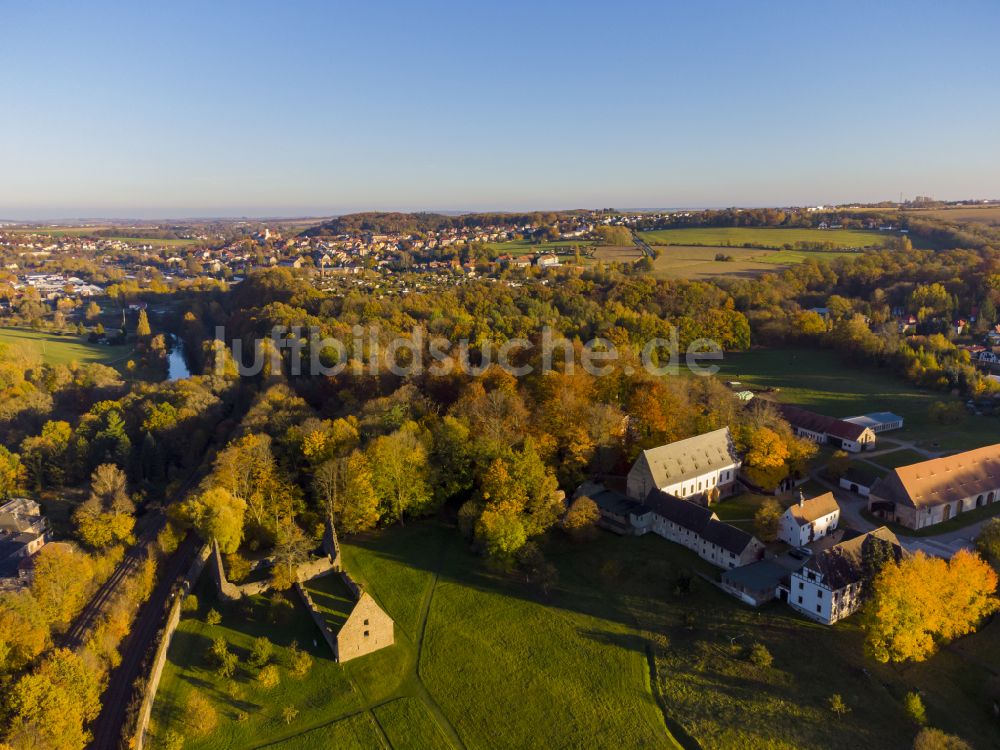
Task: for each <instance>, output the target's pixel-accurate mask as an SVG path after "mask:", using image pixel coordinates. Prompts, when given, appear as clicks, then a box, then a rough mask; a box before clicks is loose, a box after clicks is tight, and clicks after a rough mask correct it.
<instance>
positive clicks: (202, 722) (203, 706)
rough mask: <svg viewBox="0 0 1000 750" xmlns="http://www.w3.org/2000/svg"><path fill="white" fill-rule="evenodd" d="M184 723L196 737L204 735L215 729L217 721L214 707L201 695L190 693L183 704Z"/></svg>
mask: <svg viewBox="0 0 1000 750" xmlns="http://www.w3.org/2000/svg"><path fill="white" fill-rule="evenodd" d="M184 721H185V723H186V724H187V725H188V726H189V727H191V731H192V732H194V733H195V735H197V736H199V737H200V736H202V735H206V734H208V733H209V732H211V731H212V730H213V729H215V725H216V724H217V723H218V721H219V715H218V713H216V710H215V706H213V705H212V702H211V701H210V700H209V699H208V698H206V697H205V696H204V695H202V693H200V692H199V691H197V690H194V691H192V692H191V693H190V694H189V695H188V697H187V701H186V702H185V704H184Z"/></svg>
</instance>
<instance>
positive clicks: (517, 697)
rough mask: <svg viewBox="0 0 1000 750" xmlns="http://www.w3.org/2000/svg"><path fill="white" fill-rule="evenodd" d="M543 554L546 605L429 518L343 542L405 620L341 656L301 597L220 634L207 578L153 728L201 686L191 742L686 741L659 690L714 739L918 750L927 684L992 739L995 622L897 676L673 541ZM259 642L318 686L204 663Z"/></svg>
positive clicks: (259, 606)
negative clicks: (353, 656) (292, 652)
mask: <svg viewBox="0 0 1000 750" xmlns="http://www.w3.org/2000/svg"><path fill="white" fill-rule="evenodd" d="M740 500H741V498H733V499H732V500H730V501H729V502H737V501H740ZM724 504H725V503H723V504H722V505H724ZM720 507H721V506H720ZM547 554H548V555H549V557H550V559H551V560H552V562H553V563H554V564H555V565H556V566H557V568H558V570H559V583H558V585H557V587H556V589H555V590H554V591H553V593H552V595H551V598H549V599H545V600H542V599H539V598H538V597H537V596H536V595H535V594H534V593H532V591H531V590H529V589H526V588H524V587H523V586H522V585H521V584H520V583H518V582H515V581H511V580H510V579H508V578H506V577H504V576H499V575H497V574H495V573H493V572H491V571H490V570H489V569H488V568H487V567H485V566H484V565H483V563H482V561H481V560H479V559H478V558H474V557H472V556H471V555H470V554H469V553H468V551H467V549H466V547H465V544H464V543H463V542H462V541H461V540H460V538H459V537H458V535H457V532H456V531H455V529H453V528H450V527H445V526H442V525H439V524H435V523H421V524H415V525H411V526H408V527H406V528H405V529H402V528H393V529H387V530H385V531H383V532H380V533H379V534H377V535H372V536H367V537H364V538H361V539H357V540H350V541H347V542H346V543H345V544H344V557H345V562H346V564H347V566H348V568H349V569H350V570H351V571H352V574H353V575H354V576H355V577H356V578H357V579H358V580H359V581H362V582H363V583H364V584H365V585H366V588H367V589H368V590H369V591H370V592H371V593H372V595H373V596H375V597H376V599H378V600H379V602H380V604H381V605H382V606H383V607H385V608H386V609H387V611H389V613H390V614H391V615H392V616H393V617H394V618H395V619H396V621H397V623H399V624H400V626H399V627H398V628H397V640H398V643H397V645H396V646H393V647H392V648H390V649H385V650H383V651H380V652H378V653H376V654H372V655H370V656H367V657H364V658H361V659H357V660H355V661H352V662H349V663H348V664H346V665H338V664H335V663H334V662H332V660H330V658H329V654H328V653H327V652H325V646H324V647H323V648H319V649H313V647H312V636H311V635H310V633H311V632H312V631H311V628H312V625H311V623H310V622H309V620H308V618H307V616H306V614H305V612H304V611H301V610H299V609H298V608H296V610H289V609H287V608H282V607H273V606H272V605H270V604H268V603H267V600H266V599H261V598H258V599H255V600H254V602H255V604H254V610H253V611H252V612H251V613H249V615H247V614H245V613H241V612H240V610H239V606H238V605H237V606H234V607H232V608H222V609H220V611H222V612H223V615H224V619H223V622H222V623H221V624H220V625H218V626H208V625H206V624H205V623H204V614H205V610H207V607H208V606H211V603H210V601H209V599H210V598H211V594H210V591H207V589H208V587H207V586H204V585H203V586H202V587H201V591H199V595H200V596H202V597H203V605H202V612H201V613H199V616H198V617H193V618H189V619H185V620H184V621H183V622H182V625H181V627H180V629H179V630H178V633H177V635H176V636H175V641H174V643H173V645H172V646H171V650H170V659H169V662H168V665H167V669H166V671H165V674H164V679H163V682H162V683H161V688H160V694H159V696H158V698H157V702H156V706H155V707H154V719H155V721H156V731H163V730H164V729H165V728H166V727H167V726H172V727H175V728H179V729H181V730H182V731H183V730H184V729H185V725H184V723H183V711H182V706H183V697H184V694H185V693H186V692H189V691H191V690H194V689H199V690H201V691H202V692H204V693H205V694H207V695H208V696H209V697H210V698H211V699H212V701H213V703H214V704H215V705H216V706H217V709H218V710H219V712H220V722H219V727H218V729H217V730H216V733H215V734H213V735H211V736H208V737H202V738H195V737H192V736H191V735H190V734H189V733H187V732H186V734H188V742H187V744H185V748H195V749H196V750H197V749H198V748H219V749H220V750H225V749H228V748H233V749H234V750H235V749H236V748H240V749H241V750H242V749H243V748H256V747H263V746H269V747H278V748H282V749H283V750H287V749H289V748H302V749H303V750H311V749H312V748H327V747H330V748H348V749H351V748H376V747H391V748H395V749H396V750H403V749H404V748H430V749H431V750H436V749H437V748H442V749H443V748H446V747H458V746H459V741H458V738H460V741H461V744H464V745H465V746H466V747H468V748H470V749H471V748H491V749H492V748H519V747H567V748H570V747H587V748H601V747H608V748H621V747H630V748H632V747H636V748H640V747H646V748H664V747H672V746H674V747H675V745H673V743H672V740H671V738H670V735H668V734H667V731H666V729H665V727H664V720H663V717H662V714H661V713H660V711H659V710H658V707H657V704H656V701H655V700H654V697H653V693H652V692H651V690H652V688H653V687H654V686H655V689H656V691H657V695H658V696H659V698H660V700H661V701H662V704H663V706H664V707H665V710H666V713H667V716H668V718H669V722H670V726H671V728H672V731H673V732H674V734H675V736H678V737H682V738H683V737H685V736H686V737H690V738H693V740H694V741H697V742H698V743H699V744H700V746H701V747H704V748H709V747H710V748H713V750H714V749H716V748H718V749H719V750H727V749H729V748H732V749H733V750H735V749H736V748H750V747H754V748H757V747H768V748H787V749H788V750H791V748H799V747H811V748H841V747H879V748H885V749H886V750H908V749H909V748H910V746H911V744H912V741H913V736H914V735H915V734H916V731H917V727H916V726H915V725H913V724H912V722H911V721H910V720H909V719H908V718H907V717H906V715H905V713H904V710H903V707H902V697H903V695H905V693H906V692H908V691H910V690H915V689H919V690H921V691H922V693H923V699H924V702H925V704H926V705H927V708H928V713H929V716H930V720H931V723H932V725H934V726H937V727H940V728H942V729H944V730H946V731H949V732H953V733H957V734H959V735H961V736H963V737H965V738H966V739H968V740H969V741H971V742H972V743H973V744H974V745H975V746H977V747H989V746H992V743H993V742H994V740H995V726H994V724H993V719H992V717H991V715H990V706H989V705H988V703H989V699H988V697H987V694H986V691H985V690H984V689H983V688H984V685H985V684H986V681H987V680H988V679H989V678H990V670H991V669H1000V626H991V627H988V628H985V629H984V631H983V632H981V633H979V634H977V635H974V636H972V637H970V638H967V639H964V640H963V641H960V642H959V643H957V644H954V645H953V646H952V647H950V648H949V649H946V650H945V651H943V652H941V653H939V654H937V655H936V656H934V657H933V658H931V659H930V660H929V661H927V662H925V663H923V664H917V665H911V666H907V667H903V668H895V667H886V666H883V665H879V664H876V663H874V662H872V661H870V660H868V659H866V658H865V657H864V650H863V648H862V640H863V634H862V633H861V631H860V629H859V627H858V624H857V622H856V618H853V619H849V620H847V621H846V622H844V623H841V624H838V625H837V626H836V627H834V628H826V627H823V626H820V625H816V624H813V623H810V622H808V621H806V620H804V619H802V618H800V617H798V616H796V615H794V614H793V613H792V611H791V610H790V609H788V608H787V607H786V606H785V605H783V604H780V603H774V604H771V605H768V606H767V607H765V608H763V609H762V610H759V611H758V610H753V609H751V608H749V607H746V606H744V605H742V604H740V603H738V602H737V601H736V600H735V599H733V598H731V597H729V596H727V595H725V594H723V593H722V592H720V591H719V590H718V589H716V588H715V587H714V586H712V585H711V584H709V583H708V582H706V581H703V580H701V579H700V578H697V577H694V578H692V573H693V572H694V571H702V572H706V573H711V572H713V569H712V568H710V567H709V566H708V565H707V563H704V562H703V561H700V560H699V559H698V558H697V557H696V556H695V555H693V554H692V553H690V552H689V551H687V550H685V549H683V548H681V547H679V546H677V545H673V544H670V543H668V542H666V541H664V540H662V539H659V538H658V537H654V536H652V535H648V536H644V537H640V538H624V537H617V536H614V535H611V534H602V535H601V536H600V537H599V538H598V539H597V540H595V541H594V542H592V543H586V544H572V543H569V542H566V541H565V540H563V539H562V538H560V537H556V538H554V539H553V540H551V541H550V543H549V544H548V545H547ZM685 581H688V582H691V586H690V587H688V586H680V585H679V584H680V583H681V582H685ZM688 588H690V590H689V591H685V590H686V589H688ZM682 591H683V592H685V593H682ZM215 606H219V605H215ZM272 610H273V611H272ZM425 614H426V621H425V619H424V615H425ZM261 633H265V634H268V635H269V637H271V638H272V640H273V641H274V642H275V643H276V645H277V646H278V648H277V650H276V655H275V661H276V662H277V663H278V664H279V665H283V664H284V660H285V659H286V658H287V645H288V643H290V641H291V640H292V639H295V638H297V639H298V640H299V642H300V643H302V644H303V645H304V646H305V647H306V648H307V649H308V650H310V651H311V652H313V653H314V654H315V657H316V662H315V664H314V665H313V669H312V672H311V673H310V676H309V678H308V679H306V680H295V679H294V678H292V676H291V675H290V674H289V673H288V671H287V668H286V667H285V666H281V677H282V680H281V684H280V685H279V686H278V687H277V688H274V689H272V690H264V689H263V688H260V687H258V686H256V685H255V684H254V682H253V676H252V674H251V672H248V671H241V672H239V673H238V674H237V676H236V678H235V679H234V680H233V681H232V683H231V684H230V683H229V682H227V681H224V680H220V679H219V678H217V676H216V675H215V674H214V672H213V671H212V670H211V669H210V668H207V667H206V666H204V661H203V657H202V654H203V653H204V651H205V649H207V647H208V645H209V644H210V642H211V639H212V638H213V637H216V636H217V635H220V634H221V635H225V636H226V637H227V638H229V639H230V642H231V643H232V645H233V647H234V648H235V649H236V650H237V652H238V653H239V655H240V657H241V664H245V663H246V658H245V656H246V653H247V651H248V649H249V645H250V642H251V639H252V637H254V636H255V635H259V634H261ZM754 642H761V643H763V644H764V645H765V646H766V647H767V648H768V649H769V651H770V652H771V654H772V655H773V657H774V664H773V665H772V666H771V667H765V668H761V667H756V666H754V665H752V664H751V663H750V662H749V661H748V658H747V654H748V651H749V648H750V646H751V645H752V644H753V643H754ZM418 663H419V672H418V670H417V664H418ZM651 664H652V666H653V667H654V671H653V673H652V679H651V673H650V665H651ZM241 670H246V667H243V666H241ZM833 693H839V694H840V695H842V696H843V698H844V700H845V702H846V703H847V705H848V706H849V707H850V709H851V712H850V713H849V714H848V715H847V716H846V717H844V718H842V719H840V718H838V717H836V716H835V715H834V714H833V713H832V712H831V711H830V710H829V707H828V699H829V697H830V696H831V695H832V694H833ZM286 705H294V706H295V707H296V708H298V709H299V711H300V714H299V716H298V717H297V718H296V719H295V721H294V722H293V723H292V724H291V725H286V724H285V723H284V721H283V720H282V719H281V710H282V707H284V706H286ZM240 710H245V711H246V712H247V714H248V716H247V717H246V718H245V719H244V720H243V721H242V722H241V721H237V720H236V716H237V712H238V711H240Z"/></svg>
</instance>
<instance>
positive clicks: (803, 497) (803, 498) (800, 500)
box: [799, 487, 806, 508]
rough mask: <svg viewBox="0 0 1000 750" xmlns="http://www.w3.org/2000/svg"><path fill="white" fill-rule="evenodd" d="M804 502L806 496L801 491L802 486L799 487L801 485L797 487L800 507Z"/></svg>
mask: <svg viewBox="0 0 1000 750" xmlns="http://www.w3.org/2000/svg"><path fill="white" fill-rule="evenodd" d="M805 504H806V496H805V493H803V492H802V488H801V487H799V507H800V508H801V507H802V506H803V505H805Z"/></svg>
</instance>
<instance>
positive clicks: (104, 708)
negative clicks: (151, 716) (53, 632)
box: [89, 532, 198, 750]
mask: <svg viewBox="0 0 1000 750" xmlns="http://www.w3.org/2000/svg"><path fill="white" fill-rule="evenodd" d="M197 552H198V539H197V537H196V535H195V534H194V532H190V533H188V535H187V537H185V539H184V541H183V542H181V544H180V546H179V547H178V548H177V550H176V551H175V552H174V554H172V555H171V556H170V557H168V558H167V559H166V561H165V562H164V564H163V568H162V573H161V576H160V582H159V583H158V584H157V586H156V588H155V589H154V590H153V594H152V596H150V597H149V600H148V601H147V602H146V603H145V604H143V605H142V607H141V608H140V609H139V614H138V615H137V616H136V619H135V622H133V623H132V629H131V631H130V632H129V634H128V636H127V637H126V639H125V642H124V643H123V644H122V648H121V654H122V661H121V664H119V665H118V668H117V669H115V670H114V671H112V672H111V676H110V680H109V682H108V687H107V689H106V690H105V691H104V695H103V696H101V713H100V716H98V717H97V720H96V721H95V722H94V724H93V725H92V727H91V729H92V731H93V733H94V739H93V741H92V742H91V743H90V745H89V747H90V748H91V750H119V748H120V747H122V746H123V745H122V740H121V733H122V727H123V726H124V724H125V719H126V715H127V713H128V707H129V701H130V699H131V698H132V690H133V687H134V685H135V681H136V680H137V679H138V678H139V676H140V675H141V674H142V670H143V667H144V666H145V664H144V662H145V657H146V655H147V654H148V653H149V650H150V647H151V646H152V644H153V640H154V638H155V637H156V634H157V633H158V632H159V630H160V628H161V627H162V626H163V623H164V620H165V619H166V616H167V612H168V610H169V606H170V602H171V600H172V598H173V594H174V585H175V583H176V582H177V580H178V579H179V578H180V577H181V576H183V575H184V574H185V573H186V572H187V571H188V569H189V568H190V567H191V564H192V562H193V561H194V558H195V555H196V554H197Z"/></svg>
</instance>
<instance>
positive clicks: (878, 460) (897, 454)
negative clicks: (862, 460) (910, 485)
mask: <svg viewBox="0 0 1000 750" xmlns="http://www.w3.org/2000/svg"><path fill="white" fill-rule="evenodd" d="M866 458H867V459H868V460H869V461H871V462H872V463H875V464H878V465H879V466H881V467H883V468H884V469H886V471H891V470H892V469H898V468H899V467H900V466H909V465H910V464H916V463H920V462H921V461H926V460H927V457H926V456H923V455H921V454H920V453H917V452H916V451H911V450H909V449H906V448H904V449H903V450H898V451H892V453H885V454H883V455H881V456H867V457H866Z"/></svg>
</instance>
